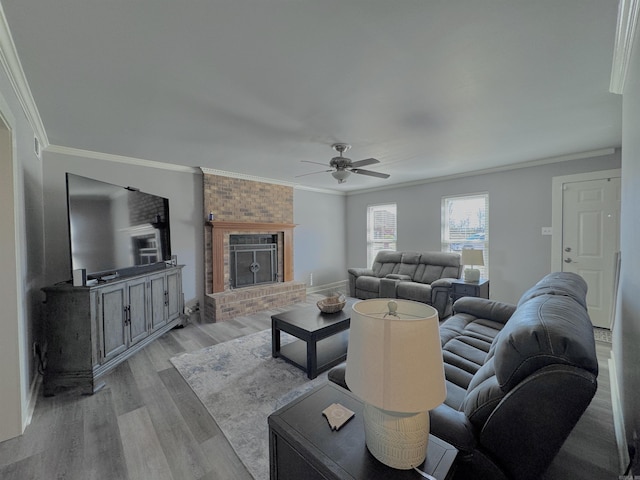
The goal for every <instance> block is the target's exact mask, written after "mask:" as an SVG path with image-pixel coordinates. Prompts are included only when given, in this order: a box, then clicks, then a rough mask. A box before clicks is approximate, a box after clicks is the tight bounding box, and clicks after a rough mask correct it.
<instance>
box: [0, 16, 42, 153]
mask: <svg viewBox="0 0 640 480" xmlns="http://www.w3.org/2000/svg"><path fill="white" fill-rule="evenodd" d="M0 63H1V64H2V67H3V68H4V70H5V72H6V73H7V77H9V81H10V82H11V86H12V87H13V90H14V92H15V94H16V97H18V101H19V102H20V105H21V106H22V110H23V111H24V114H25V115H26V117H27V121H28V122H29V124H30V125H31V128H32V129H33V131H34V133H35V135H36V138H37V139H38V141H39V142H40V146H41V148H42V149H44V148H46V147H47V146H48V145H49V139H48V138H47V132H46V131H45V129H44V125H43V123H42V118H40V112H38V107H36V102H35V100H34V99H33V95H32V94H31V89H30V88H29V83H28V82H27V77H26V76H25V74H24V70H23V69H22V64H21V63H20V58H19V57H18V52H17V51H16V46H15V44H14V43H13V37H12V36H11V30H10V29H9V23H8V22H7V17H6V16H5V14H4V10H3V8H2V4H0Z"/></svg>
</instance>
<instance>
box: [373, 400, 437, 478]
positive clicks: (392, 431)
mask: <svg viewBox="0 0 640 480" xmlns="http://www.w3.org/2000/svg"><path fill="white" fill-rule="evenodd" d="M363 419H364V436H365V441H366V443H367V448H368V449H369V451H370V452H371V454H372V455H373V456H374V457H376V458H377V459H378V460H379V461H380V462H382V463H384V464H385V465H388V466H389V467H392V468H397V469H399V470H409V469H411V468H413V467H417V466H418V465H420V464H422V462H424V459H425V458H426V456H427V444H428V442H429V412H418V413H400V412H390V411H387V410H381V409H379V408H377V407H374V406H373V405H370V404H368V403H366V402H365V404H364V414H363Z"/></svg>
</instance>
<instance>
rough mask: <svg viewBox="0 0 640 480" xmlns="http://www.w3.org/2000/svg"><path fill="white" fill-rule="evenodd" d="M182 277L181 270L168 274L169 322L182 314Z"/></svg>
mask: <svg viewBox="0 0 640 480" xmlns="http://www.w3.org/2000/svg"><path fill="white" fill-rule="evenodd" d="M181 310H182V275H181V272H180V270H175V271H173V272H169V273H167V315H168V319H167V320H168V321H171V320H173V319H175V318H178V317H179V316H180V314H181V313H182V311H181Z"/></svg>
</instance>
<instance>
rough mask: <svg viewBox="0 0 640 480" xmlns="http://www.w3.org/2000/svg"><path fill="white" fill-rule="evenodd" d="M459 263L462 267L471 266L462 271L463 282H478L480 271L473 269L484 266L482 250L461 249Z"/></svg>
mask: <svg viewBox="0 0 640 480" xmlns="http://www.w3.org/2000/svg"><path fill="white" fill-rule="evenodd" d="M460 263H462V264H463V265H471V268H465V269H464V281H465V282H478V281H479V280H480V270H478V269H477V268H473V267H474V266H476V265H477V266H480V267H483V266H484V257H483V256H482V250H474V249H472V248H463V249H462V258H461V259H460Z"/></svg>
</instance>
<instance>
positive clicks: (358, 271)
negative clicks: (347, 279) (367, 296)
mask: <svg viewBox="0 0 640 480" xmlns="http://www.w3.org/2000/svg"><path fill="white" fill-rule="evenodd" d="M347 272H349V274H350V275H354V276H355V277H360V276H362V275H368V276H369V277H375V276H376V274H375V273H373V270H372V269H370V268H349V269H347Z"/></svg>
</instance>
